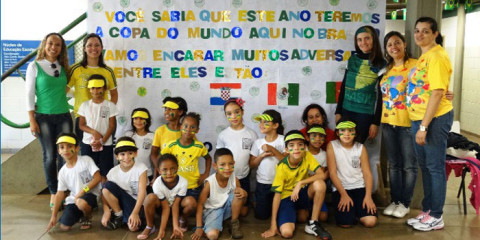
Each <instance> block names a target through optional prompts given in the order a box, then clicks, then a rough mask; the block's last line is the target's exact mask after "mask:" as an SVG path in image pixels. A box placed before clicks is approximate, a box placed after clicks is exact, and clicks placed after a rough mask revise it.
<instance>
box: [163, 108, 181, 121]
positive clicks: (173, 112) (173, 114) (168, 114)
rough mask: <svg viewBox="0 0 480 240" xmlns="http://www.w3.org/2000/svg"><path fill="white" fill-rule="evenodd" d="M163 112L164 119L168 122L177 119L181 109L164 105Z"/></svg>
mask: <svg viewBox="0 0 480 240" xmlns="http://www.w3.org/2000/svg"><path fill="white" fill-rule="evenodd" d="M164 114H165V120H167V121H168V122H172V121H177V119H178V118H179V117H180V114H181V110H179V109H171V108H168V107H166V108H165V113H164Z"/></svg>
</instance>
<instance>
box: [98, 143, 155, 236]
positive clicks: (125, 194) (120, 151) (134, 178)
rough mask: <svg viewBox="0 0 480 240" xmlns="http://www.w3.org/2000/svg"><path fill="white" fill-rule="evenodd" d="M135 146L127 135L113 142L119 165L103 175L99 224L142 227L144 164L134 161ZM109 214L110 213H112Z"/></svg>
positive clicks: (136, 228) (144, 190)
mask: <svg viewBox="0 0 480 240" xmlns="http://www.w3.org/2000/svg"><path fill="white" fill-rule="evenodd" d="M136 156H137V146H136V145H135V140H133V139H132V138H131V137H121V138H119V139H118V142H117V144H116V145H115V157H116V158H117V159H118V161H119V162H120V164H118V165H117V166H115V167H114V168H112V169H111V170H110V171H109V172H108V174H107V182H105V184H104V185H103V189H102V203H103V217H102V225H103V226H105V227H106V228H108V229H112V230H113V229H117V228H119V227H121V226H122V224H123V223H126V224H127V225H128V229H129V230H130V231H137V230H138V229H141V228H143V227H142V226H145V225H144V223H145V217H144V211H143V209H142V205H143V201H144V200H145V196H146V187H147V181H148V180H147V167H146V166H145V165H143V164H142V163H139V164H135V157H136ZM112 214H113V216H112Z"/></svg>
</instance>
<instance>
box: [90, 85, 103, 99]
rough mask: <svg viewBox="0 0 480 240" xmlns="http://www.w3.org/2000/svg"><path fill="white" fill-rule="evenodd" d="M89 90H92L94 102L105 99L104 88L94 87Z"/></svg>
mask: <svg viewBox="0 0 480 240" xmlns="http://www.w3.org/2000/svg"><path fill="white" fill-rule="evenodd" d="M89 90H90V94H91V95H92V99H94V100H100V99H103V93H104V92H105V88H104V87H92V88H90V89H89Z"/></svg>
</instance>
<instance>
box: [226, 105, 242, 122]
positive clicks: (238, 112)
mask: <svg viewBox="0 0 480 240" xmlns="http://www.w3.org/2000/svg"><path fill="white" fill-rule="evenodd" d="M225 116H227V119H228V122H230V124H231V125H232V126H238V125H240V124H242V121H243V111H242V109H241V108H240V106H238V105H237V104H234V103H230V104H228V105H227V107H225Z"/></svg>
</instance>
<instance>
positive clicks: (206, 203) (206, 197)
mask: <svg viewBox="0 0 480 240" xmlns="http://www.w3.org/2000/svg"><path fill="white" fill-rule="evenodd" d="M213 168H214V169H215V170H216V173H215V174H212V175H210V176H209V177H208V178H207V179H206V180H205V184H204V187H203V190H202V192H201V193H200V197H199V199H198V205H197V227H196V230H195V233H193V235H192V239H193V240H199V239H201V238H202V236H203V233H204V232H205V234H206V235H207V238H208V239H218V236H219V235H220V232H221V231H222V229H223V226H222V224H223V221H225V220H227V219H229V218H231V222H230V224H231V225H230V230H231V234H232V238H233V239H239V238H242V237H243V233H242V231H241V230H240V221H239V220H238V217H239V215H240V211H241V209H242V206H243V205H244V203H245V201H246V199H247V192H246V191H245V190H243V189H242V188H241V187H240V182H239V181H238V178H236V177H235V173H234V169H235V161H234V160H233V154H232V152H231V151H230V150H228V149H227V148H220V149H217V150H216V151H215V155H214V163H213Z"/></svg>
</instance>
